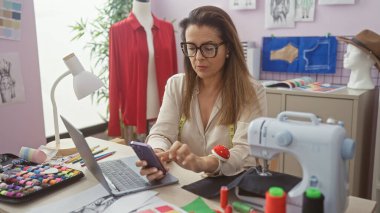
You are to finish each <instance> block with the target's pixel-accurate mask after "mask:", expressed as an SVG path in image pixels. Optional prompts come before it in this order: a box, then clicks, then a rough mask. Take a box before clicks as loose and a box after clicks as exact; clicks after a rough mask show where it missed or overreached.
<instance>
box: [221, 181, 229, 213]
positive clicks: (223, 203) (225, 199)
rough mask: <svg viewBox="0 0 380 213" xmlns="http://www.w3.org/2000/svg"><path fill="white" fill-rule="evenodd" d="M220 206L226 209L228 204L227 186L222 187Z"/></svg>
mask: <svg viewBox="0 0 380 213" xmlns="http://www.w3.org/2000/svg"><path fill="white" fill-rule="evenodd" d="M219 202H220V207H222V209H225V208H226V206H227V204H228V188H227V186H222V187H220V201H219Z"/></svg>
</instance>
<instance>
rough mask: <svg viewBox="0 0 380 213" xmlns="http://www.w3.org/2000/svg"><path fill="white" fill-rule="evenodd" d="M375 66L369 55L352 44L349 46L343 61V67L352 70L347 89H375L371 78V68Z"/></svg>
mask: <svg viewBox="0 0 380 213" xmlns="http://www.w3.org/2000/svg"><path fill="white" fill-rule="evenodd" d="M374 64H375V61H374V60H372V58H371V57H370V56H369V54H367V53H366V52H364V51H362V50H361V49H359V48H357V47H355V46H354V45H352V44H348V45H347V50H346V53H345V55H344V60H343V67H344V68H346V69H351V74H350V79H349V81H348V84H347V87H348V88H351V89H373V88H375V86H374V84H373V82H372V78H371V68H372V66H373V65H374Z"/></svg>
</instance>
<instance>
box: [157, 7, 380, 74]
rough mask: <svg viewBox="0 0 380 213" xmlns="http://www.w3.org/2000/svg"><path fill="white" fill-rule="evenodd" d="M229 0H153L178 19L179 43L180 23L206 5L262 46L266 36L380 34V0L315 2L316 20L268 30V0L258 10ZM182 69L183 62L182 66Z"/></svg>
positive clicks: (163, 15) (159, 12) (162, 14)
mask: <svg viewBox="0 0 380 213" xmlns="http://www.w3.org/2000/svg"><path fill="white" fill-rule="evenodd" d="M228 2H229V1H228V0H181V1H178V0H152V10H153V13H154V14H155V15H157V16H158V17H160V18H165V19H166V20H170V21H172V20H175V22H174V26H175V29H177V39H178V40H177V44H179V42H180V41H179V33H180V31H179V30H178V24H179V22H180V21H181V20H182V19H183V18H184V17H186V16H187V15H188V13H189V12H190V11H191V10H192V9H194V8H196V7H198V6H203V5H214V6H218V7H221V8H223V9H224V10H226V11H227V12H228V13H229V14H230V16H231V17H232V19H233V20H234V23H235V25H236V27H237V29H238V32H239V35H240V39H241V40H243V41H255V42H256V43H257V44H258V45H259V46H261V38H262V37H263V36H271V35H272V34H273V35H275V36H323V35H326V34H327V33H331V35H355V34H357V33H358V32H360V31H361V30H363V29H365V28H368V29H371V30H373V31H375V32H377V33H380V12H379V11H380V1H379V0H356V4H354V5H333V6H326V5H316V11H315V21H314V22H304V23H300V22H298V23H296V27H295V28H287V29H286V28H282V29H271V30H268V29H265V27H264V10H265V1H264V0H256V8H257V9H256V10H246V11H244V10H230V9H228ZM177 47H178V48H177V51H178V56H179V59H180V62H181V59H182V55H180V52H179V50H180V49H179V45H177ZM180 70H182V65H180Z"/></svg>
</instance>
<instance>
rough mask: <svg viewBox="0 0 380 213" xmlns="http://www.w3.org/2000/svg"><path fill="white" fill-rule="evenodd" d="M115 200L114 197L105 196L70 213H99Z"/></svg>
mask: <svg viewBox="0 0 380 213" xmlns="http://www.w3.org/2000/svg"><path fill="white" fill-rule="evenodd" d="M116 200H117V198H116V197H114V196H112V195H106V196H104V197H101V198H99V199H97V200H95V201H94V202H91V203H89V204H87V205H85V206H82V207H81V208H79V209H77V210H75V211H72V212H71V213H100V212H104V211H105V210H106V209H107V208H108V207H109V206H111V205H112V204H113V203H114V202H115V201H116Z"/></svg>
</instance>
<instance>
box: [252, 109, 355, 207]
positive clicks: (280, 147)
mask: <svg viewBox="0 0 380 213" xmlns="http://www.w3.org/2000/svg"><path fill="white" fill-rule="evenodd" d="M288 117H298V118H303V119H308V120H310V121H308V122H305V121H299V120H297V121H295V120H290V119H288ZM248 143H249V145H250V149H251V154H252V155H253V156H255V157H259V158H262V159H266V160H270V159H272V158H273V157H274V156H276V155H278V154H280V153H283V152H285V153H290V154H292V155H293V156H294V157H295V158H296V159H297V160H298V162H299V163H300V165H301V167H302V171H303V177H302V181H301V182H300V183H299V184H298V185H296V186H295V187H294V188H293V189H292V190H291V191H289V192H288V202H290V203H292V204H296V205H298V206H300V209H301V208H302V196H303V193H304V192H305V190H306V189H307V188H308V187H310V186H313V187H317V188H319V189H320V191H321V192H322V193H323V195H324V196H325V200H324V212H325V213H339V212H344V211H345V210H346V208H347V206H348V199H347V196H348V193H349V190H348V186H349V185H348V160H349V159H352V157H353V154H354V150H355V142H354V141H353V140H352V139H350V138H346V131H345V129H344V128H343V127H341V126H340V125H331V124H324V123H320V122H319V120H318V119H317V117H316V116H315V115H314V114H311V113H299V112H282V113H280V114H279V115H278V116H277V118H276V119H274V118H266V117H262V118H258V119H255V120H254V121H252V122H251V124H250V125H249V128H248Z"/></svg>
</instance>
